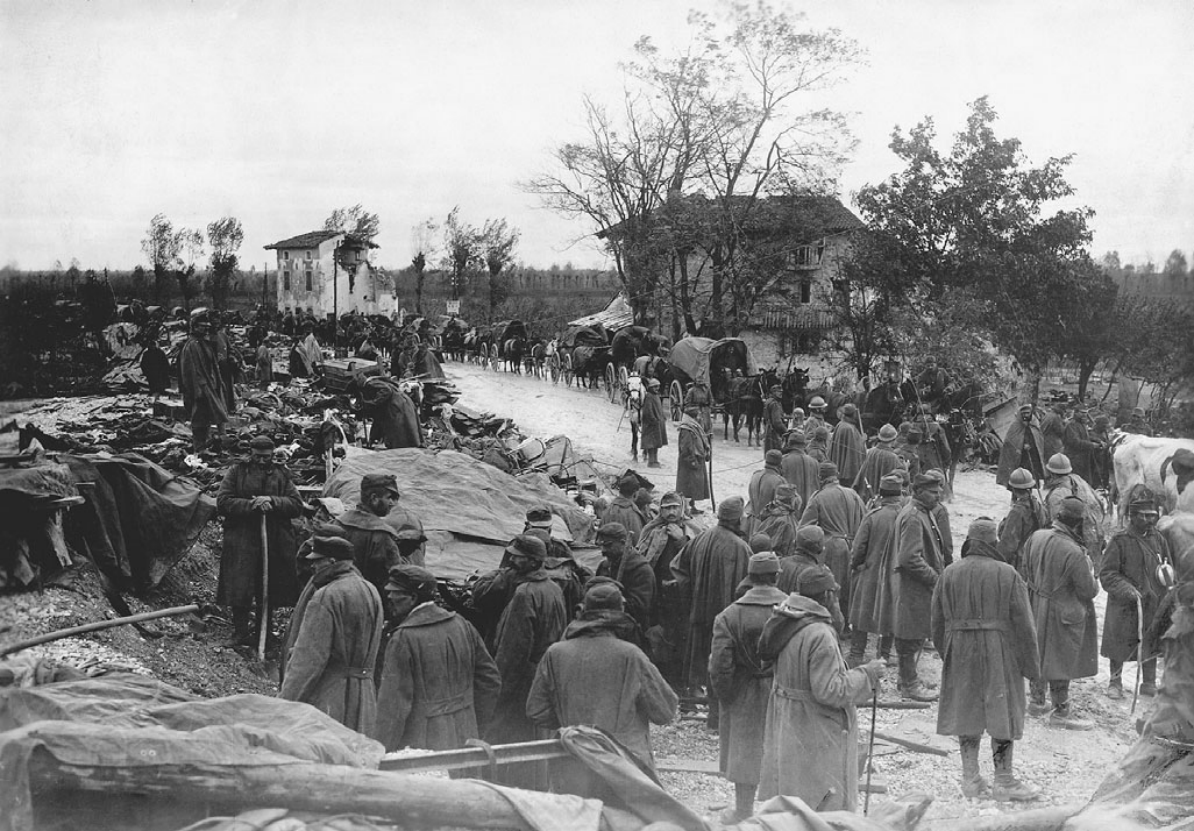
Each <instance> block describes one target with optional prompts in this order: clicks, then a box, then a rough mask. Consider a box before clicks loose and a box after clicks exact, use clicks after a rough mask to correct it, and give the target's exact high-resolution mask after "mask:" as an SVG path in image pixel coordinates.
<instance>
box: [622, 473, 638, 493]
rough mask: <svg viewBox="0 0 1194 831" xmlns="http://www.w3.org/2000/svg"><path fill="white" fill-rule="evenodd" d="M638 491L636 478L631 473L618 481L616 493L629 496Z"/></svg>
mask: <svg viewBox="0 0 1194 831" xmlns="http://www.w3.org/2000/svg"><path fill="white" fill-rule="evenodd" d="M637 490H638V477H637V476H635V475H634V474H633V473H627V474H626V475H625V476H623V477H622V478H621V479H619V480H618V493H621V494H625V495H626V496H631V495H633V494H634V492H635V491H637Z"/></svg>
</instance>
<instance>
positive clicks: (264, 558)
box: [257, 513, 269, 661]
mask: <svg viewBox="0 0 1194 831" xmlns="http://www.w3.org/2000/svg"><path fill="white" fill-rule="evenodd" d="M258 617H259V621H258V623H259V624H260V627H261V629H260V631H259V632H258V633H257V660H258V661H265V638H266V634H267V633H268V631H269V531H268V528H267V526H266V516H265V514H264V513H263V514H262V515H261V609H260V615H259V616H258Z"/></svg>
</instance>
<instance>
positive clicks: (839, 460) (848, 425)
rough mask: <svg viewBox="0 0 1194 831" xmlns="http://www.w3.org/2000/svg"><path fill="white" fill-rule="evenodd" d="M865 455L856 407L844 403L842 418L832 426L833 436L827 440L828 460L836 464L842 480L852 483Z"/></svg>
mask: <svg viewBox="0 0 1194 831" xmlns="http://www.w3.org/2000/svg"><path fill="white" fill-rule="evenodd" d="M865 457H866V436H865V434H864V433H863V430H862V421H861V419H860V418H859V415H858V407H856V406H855V405H854V404H852V403H851V404H846V405H845V406H844V407H842V419H841V421H839V422H838V423H837V426H836V427H834V428H833V436H832V437H831V438H830V440H829V461H831V462H833V463H834V464H835V465H837V469H838V475H839V476H841V478H842V481H843V482H846V483H847V484H849V485H853V484H854V480H855V478H857V476H858V471H859V470H860V469H861V468H862V462H863V459H864V458H865Z"/></svg>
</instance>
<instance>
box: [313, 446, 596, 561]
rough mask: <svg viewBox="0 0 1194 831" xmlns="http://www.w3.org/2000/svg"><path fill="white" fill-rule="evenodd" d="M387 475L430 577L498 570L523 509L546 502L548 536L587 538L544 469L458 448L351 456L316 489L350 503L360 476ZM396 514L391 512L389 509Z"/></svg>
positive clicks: (582, 521)
mask: <svg viewBox="0 0 1194 831" xmlns="http://www.w3.org/2000/svg"><path fill="white" fill-rule="evenodd" d="M366 473H388V474H393V475H394V476H395V477H396V478H397V480H398V490H399V491H400V492H401V493H402V497H401V499H400V500H399V506H400V507H401V508H403V509H405V510H407V511H410V512H411V513H413V514H415V515H416V516H417V517H418V518H419V521H420V522H422V523H423V530H424V532H425V533H426V535H427V550H426V561H427V568H429V569H431V571H432V572H434V573H435V575H436V576H437V577H447V578H451V579H456V580H463V579H465V578H466V577H468V576H469V575H470V574H471V573H472V572H474V571H476V570H480V571H487V570H489V569H493V568H497V566H498V563H499V562H500V561H501V555H502V549H503V548H504V546H505V545H506V543H508V542H509V541H510V540H511V539H512V538H513V537H515V536H516V535H518V534H520V533H522V529H523V525H524V524H525V519H526V512H527V509H529V508H532V507H537V506H541V505H546V506H548V507H550V508H551V510H552V513H553V514H554V515H555V517H556V520H557V521H556V524H555V528H553V531H552V533H553V534H554V535H555V536H557V537H560V538H562V539H580V540H585V539H588V538H589V537H590V536H591V534H592V532H591V530H590V529H591V528H592V525H593V517H592V516H591V515H589V514H587V513H585V512H584V511H583V510H581V509H580V507H579V506H578V505H577V504H576V503H575V502H573V501H572V500H571V499H569V498H568V496H567V495H566V494H565V493H564V492H563V491H562V490H560V489H559V488H558V487H556V486H555V484H553V483H552V481H551V480H550V479H549V478H548V477H547V476H546V475H544V474H529V475H523V476H518V477H515V476H511V475H510V474H508V473H505V472H503V471H501V470H498V469H497V468H496V467H494V466H493V465H489V464H486V463H485V462H481V461H478V460H477V459H474V458H473V457H472V456H469V455H466V454H464V453H456V452H454V451H451V450H445V451H442V452H440V453H429V452H427V451H426V450H421V449H418V448H404V449H400V450H382V451H372V450H361V449H354V448H350V453H349V455H348V457H347V458H345V460H344V462H343V463H342V464H341V465H340V467H338V468H336V472H335V473H333V474H332V478H331V479H329V480H328V482H327V484H326V485H325V486H324V489H323V496H331V497H336V498H337V499H339V500H341V501H342V502H343V503H344V504H345V505H346V506H349V507H351V506H353V505H356V504H357V501H358V499H359V497H360V485H361V477H362V476H363V475H364V474H366ZM395 515H396V514H395Z"/></svg>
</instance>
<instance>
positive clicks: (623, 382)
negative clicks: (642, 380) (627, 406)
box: [618, 366, 630, 397]
mask: <svg viewBox="0 0 1194 831" xmlns="http://www.w3.org/2000/svg"><path fill="white" fill-rule="evenodd" d="M618 386H619V387H621V388H622V393H623V397H625V394H626V392H628V391H629V390H630V373H629V372H627V371H626V367H624V366H620V367H618Z"/></svg>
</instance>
